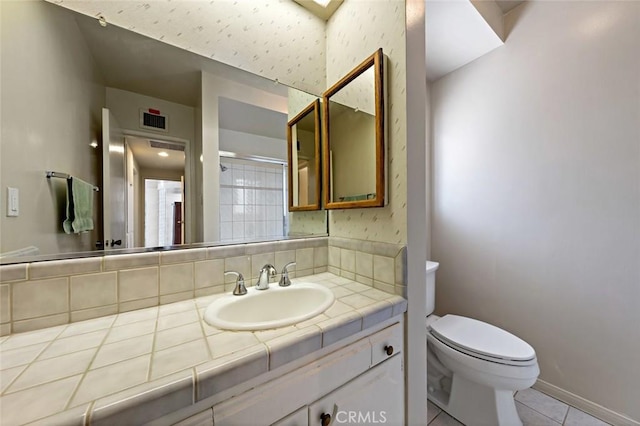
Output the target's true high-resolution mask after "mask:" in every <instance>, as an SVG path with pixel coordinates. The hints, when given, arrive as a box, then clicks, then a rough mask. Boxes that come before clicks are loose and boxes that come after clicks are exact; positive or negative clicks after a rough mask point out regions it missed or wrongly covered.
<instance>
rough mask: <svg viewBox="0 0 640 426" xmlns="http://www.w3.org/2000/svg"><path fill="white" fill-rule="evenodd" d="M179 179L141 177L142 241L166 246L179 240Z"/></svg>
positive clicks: (180, 206)
mask: <svg viewBox="0 0 640 426" xmlns="http://www.w3.org/2000/svg"><path fill="white" fill-rule="evenodd" d="M182 187H183V186H182V182H179V181H171V180H160V179H145V180H144V211H145V214H144V219H145V220H144V245H145V247H158V246H170V245H175V244H182V242H183V228H182V224H183V221H182V215H183V207H182V206H183V189H182Z"/></svg>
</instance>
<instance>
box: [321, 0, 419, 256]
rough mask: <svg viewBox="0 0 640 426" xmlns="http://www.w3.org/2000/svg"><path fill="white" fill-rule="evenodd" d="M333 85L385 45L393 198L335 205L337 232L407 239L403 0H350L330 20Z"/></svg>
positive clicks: (329, 74)
mask: <svg viewBox="0 0 640 426" xmlns="http://www.w3.org/2000/svg"><path fill="white" fill-rule="evenodd" d="M326 32H327V85H328V86H330V85H332V84H334V83H335V82H336V81H338V80H339V79H340V78H342V77H344V76H345V75H346V74H347V73H348V72H349V71H351V70H352V69H353V68H354V67H355V66H357V65H358V64H360V63H361V62H362V61H363V60H365V59H366V58H367V57H368V56H370V55H371V54H373V53H374V52H375V51H376V50H377V49H378V48H380V47H382V49H383V51H384V53H385V54H386V55H387V56H388V58H389V61H388V68H387V70H386V72H387V78H388V121H387V122H388V132H387V135H388V138H387V152H388V166H389V186H388V190H389V197H388V199H389V204H388V205H387V206H386V207H383V208H372V209H353V210H333V211H331V212H330V213H329V223H330V225H329V232H330V234H331V236H335V237H343V238H354V239H360V240H370V241H381V242H388V243H393V244H406V242H407V211H406V204H407V172H406V164H407V155H406V108H405V106H406V95H405V85H406V71H405V62H406V55H405V7H404V2H402V1H397V0H378V1H371V0H367V1H355V0H347V1H345V2H344V3H343V4H342V6H340V8H339V9H338V10H337V11H336V13H335V14H334V15H333V16H332V17H331V19H330V20H329V21H328V23H327V30H326Z"/></svg>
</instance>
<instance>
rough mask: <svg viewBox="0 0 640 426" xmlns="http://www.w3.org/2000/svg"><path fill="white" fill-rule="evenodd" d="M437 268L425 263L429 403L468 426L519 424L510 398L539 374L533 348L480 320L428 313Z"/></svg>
mask: <svg viewBox="0 0 640 426" xmlns="http://www.w3.org/2000/svg"><path fill="white" fill-rule="evenodd" d="M437 269H438V263H435V262H427V308H428V309H427V314H428V317H427V324H426V325H427V374H428V377H427V388H428V389H427V390H428V392H427V395H428V399H429V400H430V401H431V402H433V403H434V404H436V405H437V406H438V407H440V408H441V409H443V410H444V411H446V412H447V413H448V414H450V415H451V416H452V417H455V418H456V419H458V420H459V421H461V422H462V423H464V424H465V425H467V426H476V425H478V426H484V425H486V426H520V425H522V421H521V420H520V417H519V416H518V413H517V411H516V407H515V402H514V400H513V394H514V393H515V391H518V390H522V389H527V388H529V387H530V386H531V385H533V384H534V383H535V381H536V379H537V377H538V375H539V374H540V369H539V367H538V362H537V359H536V354H535V351H534V349H533V348H532V347H531V346H530V345H529V344H527V343H526V342H525V341H523V340H521V339H519V338H518V337H516V336H514V335H513V334H511V333H509V332H507V331H505V330H502V329H500V328H498V327H495V326H493V325H491V324H487V323H485V322H482V321H478V320H475V319H472V318H466V317H462V316H458V315H451V314H449V315H444V316H443V317H438V316H436V315H430V314H431V313H432V312H433V309H434V297H435V271H436V270H437Z"/></svg>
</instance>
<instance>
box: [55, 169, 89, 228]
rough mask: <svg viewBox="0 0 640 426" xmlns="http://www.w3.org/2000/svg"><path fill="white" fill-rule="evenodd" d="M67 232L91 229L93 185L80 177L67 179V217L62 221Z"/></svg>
mask: <svg viewBox="0 0 640 426" xmlns="http://www.w3.org/2000/svg"><path fill="white" fill-rule="evenodd" d="M62 228H63V229H64V232H66V233H67V234H71V233H76V234H78V233H80V232H85V231H91V230H92V229H93V185H91V184H90V183H87V182H85V181H83V180H81V179H78V178H74V177H70V178H69V179H67V218H66V219H65V221H64V222H63V223H62Z"/></svg>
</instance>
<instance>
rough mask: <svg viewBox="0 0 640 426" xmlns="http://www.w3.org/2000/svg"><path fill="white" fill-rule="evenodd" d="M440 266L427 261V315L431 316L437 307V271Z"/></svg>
mask: <svg viewBox="0 0 640 426" xmlns="http://www.w3.org/2000/svg"><path fill="white" fill-rule="evenodd" d="M438 266H440V264H439V263H438V262H431V261H430V260H427V315H431V314H432V313H433V311H434V309H435V305H436V270H437V269H438Z"/></svg>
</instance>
